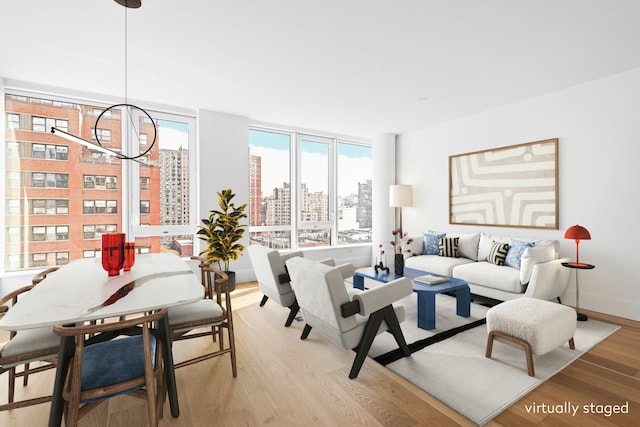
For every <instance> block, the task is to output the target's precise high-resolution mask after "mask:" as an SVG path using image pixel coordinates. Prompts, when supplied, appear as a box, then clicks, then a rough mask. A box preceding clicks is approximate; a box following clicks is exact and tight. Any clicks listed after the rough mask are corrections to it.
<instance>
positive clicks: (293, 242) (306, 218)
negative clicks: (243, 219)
mask: <svg viewBox="0 0 640 427" xmlns="http://www.w3.org/2000/svg"><path fill="white" fill-rule="evenodd" d="M249 146H250V160H249V162H250V163H249V191H250V198H249V209H250V213H251V214H250V218H251V222H250V224H249V231H250V238H251V243H257V244H261V245H264V246H268V247H272V248H276V249H285V248H303V247H317V246H329V245H331V246H335V245H342V244H354V243H369V242H371V212H372V211H371V188H372V174H373V168H372V149H371V146H370V145H369V144H368V143H366V142H361V141H345V140H342V139H340V138H332V137H327V136H318V135H309V134H303V133H298V132H297V131H296V130H294V129H292V130H291V131H290V132H284V131H282V130H277V131H276V130H272V129H267V128H258V127H255V128H252V129H250V131H249ZM295 159H297V163H295V164H294V162H296V160H295ZM291 170H297V171H298V173H297V175H293V176H292V175H291V174H290V171H291ZM292 212H295V213H296V214H295V215H292Z"/></svg>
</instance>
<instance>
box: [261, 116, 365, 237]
mask: <svg viewBox="0 0 640 427" xmlns="http://www.w3.org/2000/svg"><path fill="white" fill-rule="evenodd" d="M249 129H250V130H255V131H258V132H269V133H274V134H281V135H287V136H289V138H290V147H289V179H290V182H289V187H290V195H289V197H290V200H289V209H290V211H289V212H290V214H289V217H290V224H280V225H251V224H250V225H249V235H250V239H251V243H258V244H264V245H265V246H270V245H271V243H267V242H264V241H262V242H261V241H259V240H257V239H258V237H257V236H259V235H260V234H268V233H274V232H279V233H289V244H288V246H285V245H282V244H279V245H273V246H271V247H274V248H276V249H291V250H295V249H307V248H310V247H321V248H330V247H333V248H335V247H345V246H348V245H359V244H366V245H370V244H371V239H370V238H369V240H362V241H360V242H359V243H344V242H340V241H339V235H340V233H339V214H338V211H339V197H340V196H339V194H338V145H339V144H351V145H357V146H362V147H365V148H369V149H371V150H372V149H373V148H372V145H371V142H370V141H369V140H366V139H359V138H353V137H343V136H339V135H332V134H326V133H320V132H318V133H316V132H311V131H308V130H301V129H296V128H284V127H280V126H271V125H265V124H256V123H254V124H251V125H250V126H249ZM305 142H307V143H312V144H326V147H327V149H326V153H327V165H326V173H327V177H326V181H327V182H326V187H325V188H326V189H327V190H328V194H327V200H326V204H327V210H328V215H327V217H326V218H322V215H316V216H315V217H314V218H313V219H312V220H310V219H308V217H307V218H303V217H302V214H303V212H302V203H303V197H304V196H305V195H304V192H305V191H306V190H305V189H304V186H303V184H305V183H303V180H304V178H303V176H304V172H303V169H302V168H303V167H304V164H303V160H302V159H303V145H304V143H305ZM252 155H253V154H252ZM250 169H251V168H250ZM371 180H373V170H371ZM263 190H264V189H263ZM269 190H270V189H269ZM308 190H311V191H312V192H313V190H314V189H313V188H310V189H308ZM251 191H252V190H251V189H250V192H251ZM263 193H264V191H263ZM253 200H254V198H253V197H251V201H252V202H253ZM250 210H251V212H256V209H253V208H251V206H250ZM313 230H317V231H318V232H319V234H326V231H327V230H328V233H329V237H328V239H327V241H326V243H322V242H320V243H319V244H317V245H315V244H312V245H310V244H307V242H302V241H301V240H300V239H301V238H302V237H303V233H309V232H311V231H313ZM369 236H370V233H369ZM320 240H322V239H321V238H320Z"/></svg>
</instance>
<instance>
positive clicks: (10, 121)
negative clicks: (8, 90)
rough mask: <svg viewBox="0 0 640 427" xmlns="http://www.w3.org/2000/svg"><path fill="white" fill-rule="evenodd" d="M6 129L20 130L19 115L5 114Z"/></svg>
mask: <svg viewBox="0 0 640 427" xmlns="http://www.w3.org/2000/svg"><path fill="white" fill-rule="evenodd" d="M7 128H9V129H20V114H11V113H9V114H7Z"/></svg>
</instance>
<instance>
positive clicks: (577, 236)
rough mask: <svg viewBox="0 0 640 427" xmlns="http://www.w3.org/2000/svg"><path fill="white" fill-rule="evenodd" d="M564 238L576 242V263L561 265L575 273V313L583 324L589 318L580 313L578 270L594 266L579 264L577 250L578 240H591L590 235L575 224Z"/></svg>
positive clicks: (593, 266)
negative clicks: (573, 270)
mask: <svg viewBox="0 0 640 427" xmlns="http://www.w3.org/2000/svg"><path fill="white" fill-rule="evenodd" d="M564 238H565V239H573V240H575V241H576V262H563V263H562V265H563V266H565V267H567V268H573V269H575V271H576V272H575V273H576V313H577V318H578V320H580V321H582V322H584V321H586V320H588V319H589V318H588V317H587V315H586V314H583V313H580V288H579V287H578V270H591V269H593V268H595V265H591V264H584V263H581V262H580V258H579V252H578V248H579V245H580V240H591V234H590V233H589V230H587V229H586V228H584V227H583V226H581V225H578V224H576V225H573V226H571V227H569V228H567V231H565V233H564Z"/></svg>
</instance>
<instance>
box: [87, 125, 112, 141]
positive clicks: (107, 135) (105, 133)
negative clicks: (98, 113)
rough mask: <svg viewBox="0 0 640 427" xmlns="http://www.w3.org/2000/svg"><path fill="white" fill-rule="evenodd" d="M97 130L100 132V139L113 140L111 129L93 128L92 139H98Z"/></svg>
mask: <svg viewBox="0 0 640 427" xmlns="http://www.w3.org/2000/svg"><path fill="white" fill-rule="evenodd" d="M96 132H98V141H100V142H101V143H102V142H111V129H100V128H98V129H96V128H92V129H91V140H92V141H96Z"/></svg>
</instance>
